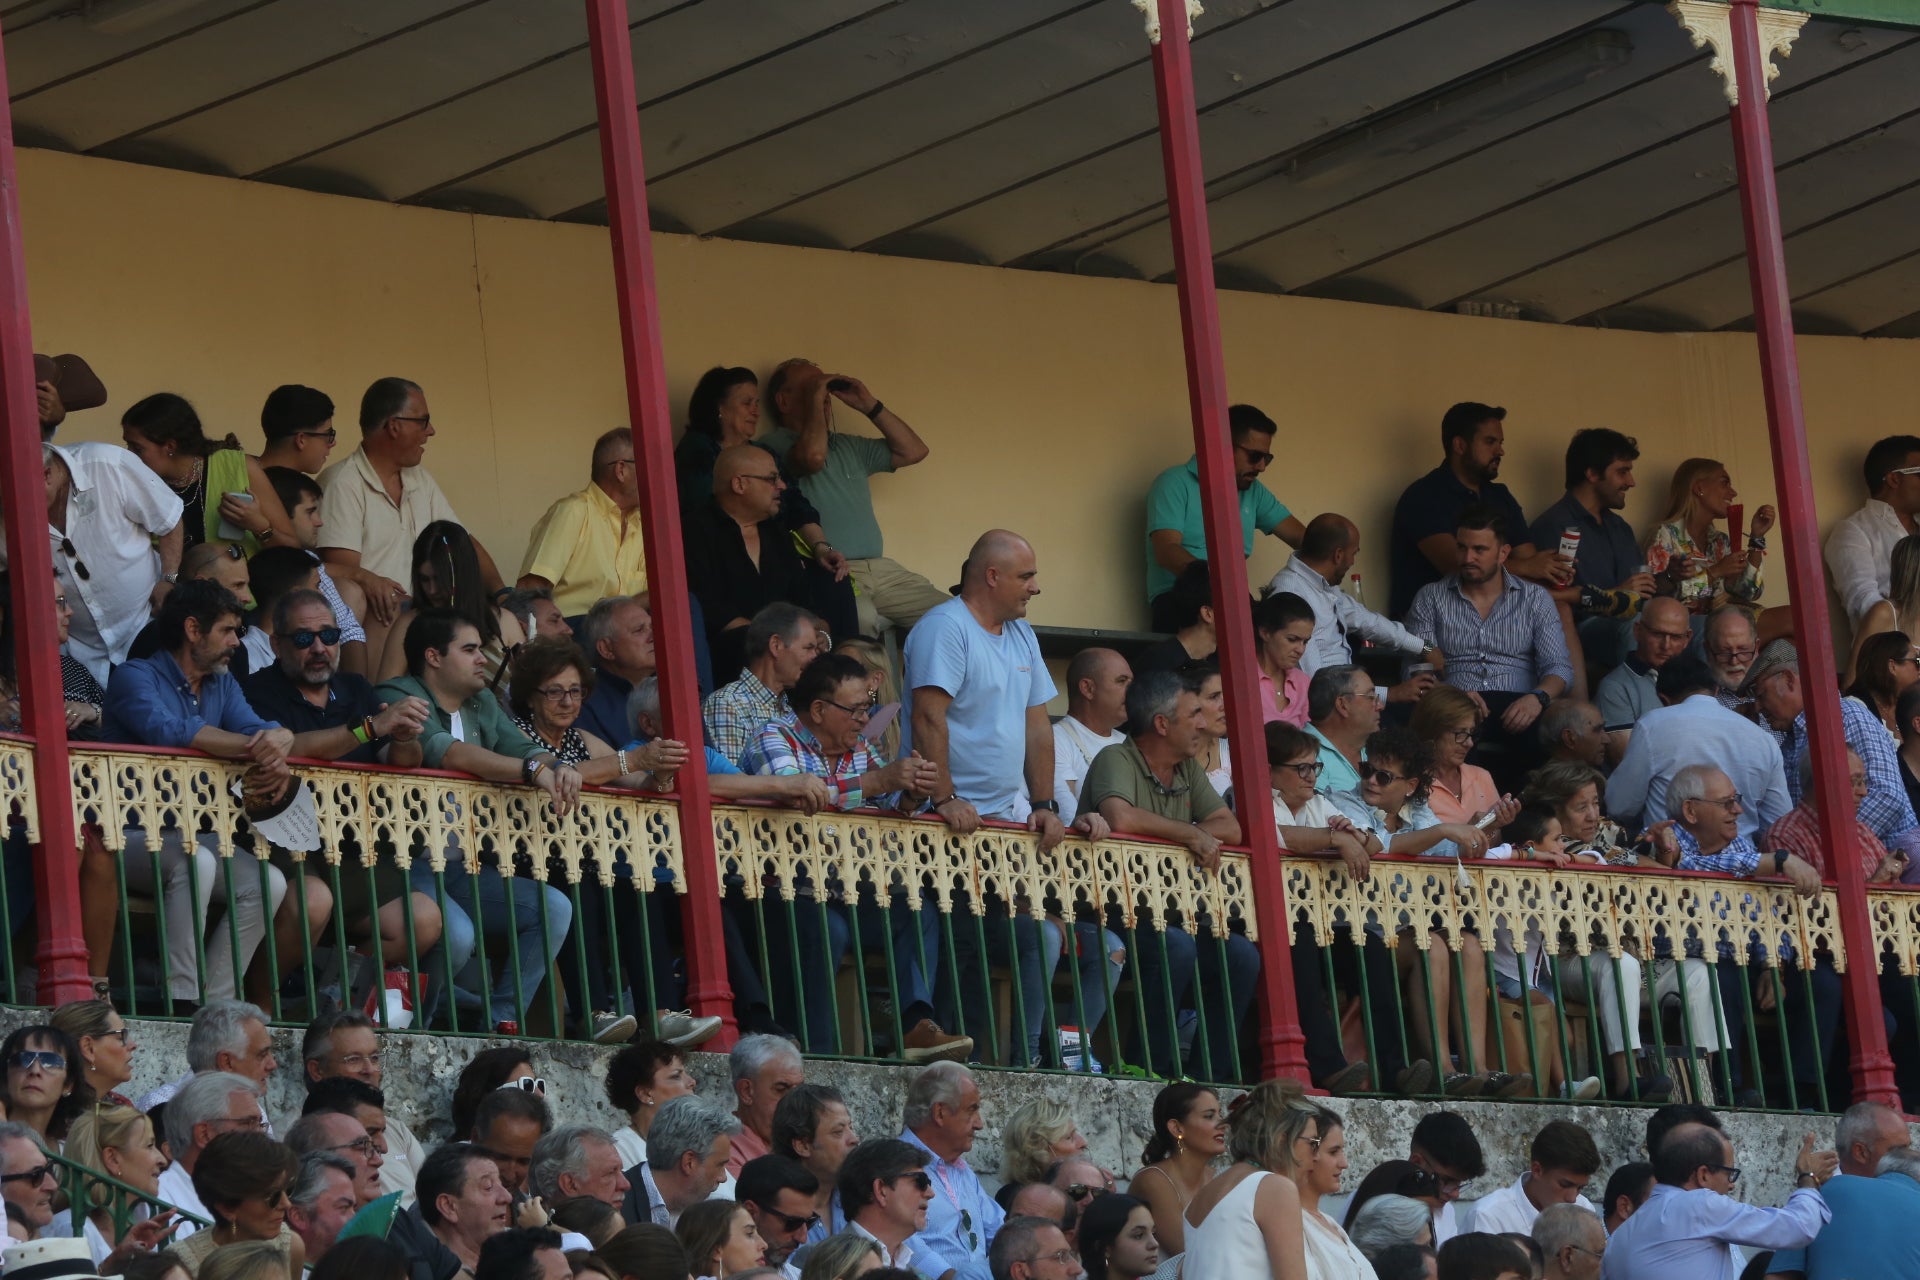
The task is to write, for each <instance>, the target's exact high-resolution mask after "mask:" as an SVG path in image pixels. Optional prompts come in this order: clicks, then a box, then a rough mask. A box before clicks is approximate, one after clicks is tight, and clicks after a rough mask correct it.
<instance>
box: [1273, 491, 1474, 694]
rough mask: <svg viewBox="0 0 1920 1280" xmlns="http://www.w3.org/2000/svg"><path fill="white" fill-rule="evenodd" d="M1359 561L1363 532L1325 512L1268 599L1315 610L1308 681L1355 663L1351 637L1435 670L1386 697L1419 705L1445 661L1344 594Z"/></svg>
mask: <svg viewBox="0 0 1920 1280" xmlns="http://www.w3.org/2000/svg"><path fill="white" fill-rule="evenodd" d="M1359 560H1360V526H1358V525H1356V524H1355V523H1354V522H1353V521H1351V520H1349V519H1347V518H1346V517H1345V516H1343V515H1340V514H1338V513H1337V512H1332V511H1326V512H1322V513H1321V514H1320V515H1317V516H1315V517H1314V518H1313V520H1312V522H1311V523H1310V524H1308V525H1307V532H1306V536H1305V537H1303V538H1302V539H1301V540H1300V549H1299V550H1298V551H1296V552H1294V553H1293V559H1291V560H1289V561H1287V564H1286V567H1285V568H1283V569H1281V570H1280V572H1278V573H1276V574H1274V575H1273V581H1272V583H1271V584H1269V586H1268V588H1267V590H1268V593H1269V594H1273V593H1277V592H1281V591H1291V592H1292V593H1293V594H1294V595H1297V596H1299V597H1300V598H1301V599H1302V600H1305V601H1306V602H1307V603H1308V604H1309V605H1310V606H1312V608H1313V638H1312V639H1310V640H1308V641H1307V648H1306V652H1304V653H1302V654H1301V655H1300V669H1301V670H1302V671H1304V672H1306V673H1307V675H1308V676H1309V677H1311V676H1312V675H1313V673H1314V672H1316V671H1318V670H1319V669H1320V668H1321V667H1344V666H1347V665H1348V664H1350V663H1352V662H1353V642H1352V640H1351V637H1353V636H1359V637H1360V638H1361V639H1363V640H1371V641H1372V642H1373V643H1374V644H1376V645H1378V646H1380V647H1381V648H1383V649H1386V650H1388V651H1390V652H1398V653H1403V654H1405V655H1406V656H1407V659H1408V661H1410V662H1413V663H1427V664H1430V665H1431V667H1432V670H1431V671H1415V672H1413V673H1411V674H1410V675H1409V676H1408V678H1407V679H1406V680H1403V681H1402V682H1400V683H1399V684H1397V685H1394V686H1393V687H1392V688H1391V689H1389V690H1388V692H1387V701H1389V702H1418V701H1419V700H1420V695H1421V694H1423V693H1425V692H1426V691H1427V690H1428V689H1430V688H1432V687H1433V682H1434V678H1435V677H1434V673H1435V672H1437V671H1439V670H1440V669H1441V668H1442V667H1444V666H1445V665H1446V658H1445V657H1444V656H1443V655H1442V654H1441V652H1440V650H1438V649H1437V648H1435V647H1433V646H1432V645H1430V644H1428V643H1427V642H1426V641H1425V640H1422V639H1421V638H1420V637H1419V636H1417V635H1415V634H1413V632H1411V631H1409V630H1407V629H1406V628H1405V627H1403V626H1401V625H1400V624H1399V623H1397V622H1394V621H1393V620H1392V619H1390V618H1384V617H1382V616H1381V615H1379V614H1377V613H1373V612H1371V611H1370V610H1368V609H1367V608H1366V607H1365V606H1364V605H1362V604H1361V603H1360V602H1359V601H1358V600H1355V599H1354V598H1353V597H1352V596H1351V595H1349V594H1347V593H1346V592H1345V591H1342V590H1341V589H1340V584H1341V583H1343V582H1345V581H1346V580H1347V575H1348V574H1350V573H1352V572H1353V568H1354V565H1355V564H1357V563H1358V562H1359Z"/></svg>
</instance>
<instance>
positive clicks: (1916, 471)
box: [1887, 467, 1920, 476]
mask: <svg viewBox="0 0 1920 1280" xmlns="http://www.w3.org/2000/svg"><path fill="white" fill-rule="evenodd" d="M1887 474H1888V475H1890V476H1920V467H1895V468H1894V469H1893V470H1891V471H1889V472H1887Z"/></svg>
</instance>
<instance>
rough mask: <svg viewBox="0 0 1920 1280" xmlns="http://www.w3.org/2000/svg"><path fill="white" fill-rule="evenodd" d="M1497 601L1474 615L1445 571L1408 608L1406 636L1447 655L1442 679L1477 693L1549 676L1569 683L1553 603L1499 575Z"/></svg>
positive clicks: (1535, 684)
mask: <svg viewBox="0 0 1920 1280" xmlns="http://www.w3.org/2000/svg"><path fill="white" fill-rule="evenodd" d="M1500 580H1501V584H1502V586H1501V591H1500V597H1499V599H1497V600H1495V601H1494V603H1493V608H1492V609H1491V610H1490V611H1489V612H1488V614H1487V616H1486V617H1484V618H1483V617H1481V616H1480V610H1479V609H1478V608H1476V607H1475V606H1474V604H1473V602H1472V601H1471V600H1468V599H1467V597H1466V595H1465V593H1463V592H1462V591H1461V590H1460V576H1459V575H1458V574H1453V573H1450V574H1448V575H1447V576H1446V577H1444V578H1442V579H1440V581H1438V582H1430V583H1428V584H1427V585H1426V586H1424V587H1422V588H1420V593H1419V594H1418V595H1416V596H1414V598H1413V607H1412V608H1410V609H1408V610H1407V630H1409V631H1411V632H1413V633H1414V634H1415V635H1417V636H1419V637H1420V638H1421V639H1422V640H1424V641H1426V642H1428V643H1429V644H1433V645H1437V646H1438V647H1439V649H1440V652H1442V653H1444V654H1446V655H1447V669H1446V671H1445V672H1444V673H1442V675H1441V679H1443V680H1445V681H1446V682H1447V683H1448V684H1451V685H1455V686H1457V687H1459V688H1461V689H1469V690H1473V691H1476V692H1482V693H1485V692H1493V693H1526V692H1528V691H1529V690H1532V689H1537V688H1539V687H1540V685H1541V684H1542V683H1544V682H1545V681H1546V679H1547V678H1548V677H1549V676H1559V677H1560V679H1561V680H1563V681H1564V682H1566V684H1568V685H1569V686H1571V685H1572V683H1573V663H1572V662H1571V661H1569V660H1568V658H1567V639H1566V635H1565V633H1564V632H1562V631H1561V629H1560V613H1559V611H1558V610H1557V609H1555V608H1554V605H1553V597H1552V596H1549V595H1548V594H1547V593H1546V591H1545V590H1544V589H1543V588H1541V587H1537V586H1535V585H1534V584H1533V583H1531V582H1522V581H1521V580H1520V579H1518V578H1516V577H1514V576H1513V575H1512V574H1510V573H1508V572H1507V571H1506V570H1505V569H1502V570H1501V571H1500Z"/></svg>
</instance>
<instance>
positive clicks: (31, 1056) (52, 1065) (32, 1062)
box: [7, 1049, 67, 1071]
mask: <svg viewBox="0 0 1920 1280" xmlns="http://www.w3.org/2000/svg"><path fill="white" fill-rule="evenodd" d="M7 1065H8V1066H9V1067H12V1068H13V1069H14V1070H15V1071H31V1070H33V1069H34V1068H35V1067H39V1068H40V1069H41V1070H42V1071H65V1070H66V1069H67V1057H66V1055H65V1054H63V1053H55V1052H54V1051H53V1050H51V1049H22V1050H20V1052H18V1053H16V1054H14V1055H13V1056H12V1057H11V1058H8V1059H7Z"/></svg>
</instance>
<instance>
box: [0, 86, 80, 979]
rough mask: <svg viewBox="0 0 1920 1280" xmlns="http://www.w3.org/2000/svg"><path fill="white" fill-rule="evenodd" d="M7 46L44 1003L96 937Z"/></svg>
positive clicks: (23, 558)
mask: <svg viewBox="0 0 1920 1280" xmlns="http://www.w3.org/2000/svg"><path fill="white" fill-rule="evenodd" d="M5 61H6V60H5V52H4V50H3V49H0V218H4V219H5V232H4V234H5V237H6V244H5V246H4V248H3V249H0V408H3V409H4V412H5V430H6V447H5V458H6V466H5V469H4V474H0V503H4V505H5V509H6V531H7V552H8V555H7V559H8V569H9V571H10V578H11V582H12V588H11V599H9V600H8V602H7V607H8V608H10V609H12V610H13V618H14V628H15V630H14V634H15V635H16V636H17V637H18V640H17V641H16V645H15V654H14V660H15V664H16V674H17V676H18V678H19V682H20V721H21V726H22V728H23V729H24V730H25V732H26V733H27V734H28V736H30V737H32V738H33V740H34V770H33V773H34V791H35V794H36V795H37V797H38V800H39V804H38V808H37V810H36V813H37V816H38V818H39V823H40V844H39V846H38V847H37V848H36V850H35V851H34V859H33V890H34V913H33V914H34V921H35V924H36V927H37V930H38V933H39V950H38V952H37V953H36V957H35V958H36V959H37V960H38V962H39V965H40V994H39V1000H40V1003H42V1004H61V1003H64V1002H65V1001H68V1000H85V999H86V998H88V997H89V996H90V995H92V994H93V991H92V984H91V983H89V982H88V980H87V944H86V942H85V941H84V940H83V938H82V936H81V932H80V851H79V847H78V845H77V843H76V841H75V839H74V825H73V785H72V777H71V774H70V773H69V771H68V763H67V708H66V699H65V698H64V696H63V695H62V692H61V684H60V640H59V633H58V629H57V626H56V624H55V622H54V617H53V596H54V587H53V550H52V547H51V546H50V545H49V544H48V541H47V515H46V512H47V491H46V483H45V481H44V480H43V479H42V477H43V476H44V475H45V473H46V469H45V467H44V465H43V464H42V463H41V460H40V409H39V405H38V402H37V401H36V399H35V396H34V385H33V335H32V333H31V331H30V330H29V328H28V323H27V265H26V260H25V258H24V257H23V256H22V253H21V248H20V181H19V175H18V173H17V171H16V170H15V168H14V159H13V113H12V111H11V110H10V109H9V107H8V106H7V104H8V102H9V101H11V99H10V98H9V96H8V93H7V79H6V65H5Z"/></svg>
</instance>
